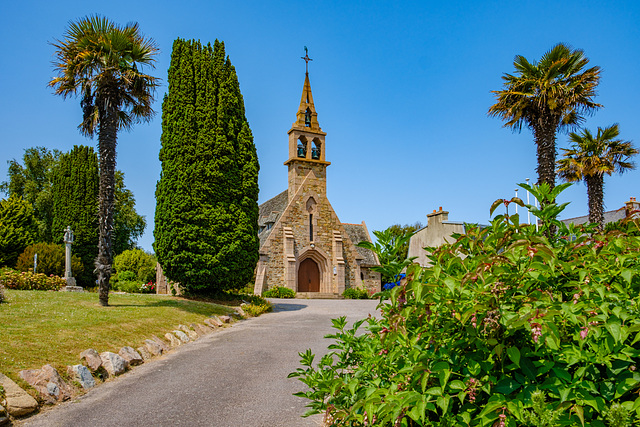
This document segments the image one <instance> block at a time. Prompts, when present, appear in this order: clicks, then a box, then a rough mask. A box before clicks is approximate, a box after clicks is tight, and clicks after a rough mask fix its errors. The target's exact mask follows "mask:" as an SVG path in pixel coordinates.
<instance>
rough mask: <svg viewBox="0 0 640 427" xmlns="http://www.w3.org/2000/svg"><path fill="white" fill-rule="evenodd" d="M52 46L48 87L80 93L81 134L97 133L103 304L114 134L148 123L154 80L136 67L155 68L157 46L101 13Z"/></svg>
mask: <svg viewBox="0 0 640 427" xmlns="http://www.w3.org/2000/svg"><path fill="white" fill-rule="evenodd" d="M53 46H54V47H55V48H56V49H57V51H56V61H54V65H55V69H56V71H58V77H55V78H54V79H52V80H51V81H50V82H49V86H51V87H53V88H54V90H55V94H56V95H62V96H63V97H64V98H66V97H68V96H71V95H76V96H78V95H79V96H80V97H81V102H80V104H81V106H82V110H83V115H84V117H83V121H82V123H81V124H80V125H79V129H80V132H81V133H82V134H84V135H86V136H89V137H93V136H94V135H95V134H96V133H97V134H98V155H99V161H100V190H99V195H98V205H99V213H98V221H99V228H100V240H99V242H98V258H97V259H96V261H95V266H96V270H95V272H96V273H97V274H98V286H99V300H100V304H101V305H104V306H106V305H108V304H109V278H110V276H111V262H112V257H113V254H112V247H111V234H112V231H113V211H114V189H115V167H116V140H117V134H118V131H119V130H121V129H130V128H131V126H132V125H133V123H135V122H140V121H149V120H150V119H151V117H152V116H153V114H154V111H153V109H152V108H151V103H152V102H153V93H154V90H155V87H157V85H158V79H156V78H155V77H152V76H149V75H147V74H144V73H143V72H141V71H140V70H139V69H138V66H145V65H149V66H151V67H153V65H154V62H155V59H154V55H155V54H156V53H157V52H158V48H157V47H156V44H155V41H154V40H153V39H151V38H146V39H145V38H144V37H143V35H142V34H141V33H140V30H139V28H138V24H137V23H133V24H127V25H126V26H124V27H122V26H119V25H117V24H114V23H112V22H110V21H109V20H108V19H106V18H103V17H99V16H92V17H85V18H82V19H80V20H79V21H77V22H71V23H70V24H69V28H68V29H67V32H66V33H65V35H64V40H62V41H60V40H56V42H55V43H53Z"/></svg>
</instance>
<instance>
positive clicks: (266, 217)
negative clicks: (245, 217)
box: [258, 190, 289, 247]
mask: <svg viewBox="0 0 640 427" xmlns="http://www.w3.org/2000/svg"><path fill="white" fill-rule="evenodd" d="M287 203H289V190H284V191H283V192H282V193H280V194H278V195H277V196H275V197H272V198H271V199H269V200H267V201H266V202H264V203H263V204H261V205H260V206H258V226H259V227H261V228H262V227H265V226H266V225H267V224H271V225H272V226H273V224H275V223H276V221H278V218H280V215H281V214H282V212H283V211H284V209H285V208H286V207H287ZM269 234H271V228H270V227H269V228H265V229H264V230H262V232H259V233H258V238H259V239H260V247H262V245H263V244H264V242H265V241H266V240H267V237H269Z"/></svg>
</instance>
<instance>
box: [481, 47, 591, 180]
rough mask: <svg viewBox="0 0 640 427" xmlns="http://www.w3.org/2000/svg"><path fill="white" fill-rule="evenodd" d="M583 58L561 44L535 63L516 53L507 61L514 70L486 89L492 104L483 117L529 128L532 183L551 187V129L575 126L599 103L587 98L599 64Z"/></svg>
mask: <svg viewBox="0 0 640 427" xmlns="http://www.w3.org/2000/svg"><path fill="white" fill-rule="evenodd" d="M588 62H589V59H588V58H587V57H586V56H585V55H584V52H583V51H582V50H579V49H575V50H574V49H571V48H570V47H568V46H566V45H564V44H562V43H560V44H557V45H555V46H554V47H553V48H552V49H551V50H550V51H548V52H546V53H545V54H544V55H543V56H542V59H540V62H535V61H533V62H529V61H528V60H527V59H526V58H524V57H523V56H520V55H518V56H516V57H515V60H514V61H513V65H514V66H515V69H516V71H515V73H514V74H513V75H512V74H505V75H504V76H502V79H503V80H504V88H503V89H502V90H496V91H492V93H494V94H495V95H496V100H497V102H496V103H495V104H494V105H492V106H491V107H490V108H489V116H491V117H499V118H501V119H502V120H504V121H505V124H504V126H505V127H510V128H512V129H513V130H514V131H518V132H520V131H521V130H522V126H523V125H525V126H526V127H528V128H529V129H531V130H532V131H533V137H534V140H535V143H536V145H537V155H538V167H537V171H538V185H539V184H542V183H543V182H546V183H547V184H549V186H550V187H551V189H553V187H554V186H555V176H556V174H555V162H556V133H557V131H558V130H566V129H567V128H572V127H575V126H577V125H579V124H580V123H581V122H582V121H583V120H584V117H583V115H584V114H589V113H592V112H594V111H595V109H597V108H598V107H601V105H600V104H596V103H595V102H594V101H593V98H594V97H595V95H596V91H595V89H596V86H597V85H598V82H599V80H600V67H591V68H589V69H585V67H586V66H587V63H588Z"/></svg>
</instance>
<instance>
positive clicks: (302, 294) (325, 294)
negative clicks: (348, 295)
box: [296, 292, 342, 299]
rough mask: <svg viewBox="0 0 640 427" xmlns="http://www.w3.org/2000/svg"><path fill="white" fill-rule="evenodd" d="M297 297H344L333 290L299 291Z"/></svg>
mask: <svg viewBox="0 0 640 427" xmlns="http://www.w3.org/2000/svg"><path fill="white" fill-rule="evenodd" d="M296 298H304V299H342V297H341V296H340V295H339V294H335V293H333V292H298V293H296Z"/></svg>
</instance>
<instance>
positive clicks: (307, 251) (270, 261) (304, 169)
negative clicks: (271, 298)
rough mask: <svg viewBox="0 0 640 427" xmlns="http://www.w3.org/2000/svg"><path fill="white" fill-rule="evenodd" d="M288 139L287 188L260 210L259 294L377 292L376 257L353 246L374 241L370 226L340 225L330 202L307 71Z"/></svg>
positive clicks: (322, 145)
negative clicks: (281, 289) (278, 290)
mask: <svg viewBox="0 0 640 427" xmlns="http://www.w3.org/2000/svg"><path fill="white" fill-rule="evenodd" d="M303 59H305V58H303ZM306 60H308V57H307V58H306ZM307 63H308V61H307ZM288 134H289V159H288V160H287V161H286V162H285V163H284V164H285V165H286V166H287V168H288V171H289V188H288V189H286V190H285V191H283V192H282V193H280V194H278V195H277V196H275V197H274V198H272V199H270V200H268V201H266V202H264V203H263V204H262V205H260V213H259V219H258V225H259V231H258V233H259V234H258V236H259V238H260V260H259V261H258V266H257V268H256V282H255V293H257V294H261V293H262V292H264V291H265V290H267V289H269V288H270V287H272V286H276V285H278V286H286V287H288V288H290V289H293V290H294V291H296V292H297V293H298V294H302V295H306V296H309V297H313V296H321V297H331V296H339V295H342V292H344V290H345V289H348V288H356V287H361V288H362V287H364V288H367V289H368V290H369V291H370V292H377V291H379V290H380V286H381V281H380V273H377V272H374V271H372V270H371V267H374V266H376V265H379V261H378V258H377V256H376V255H375V254H374V253H373V252H371V251H370V250H368V249H364V248H359V247H356V246H355V245H356V244H357V243H359V242H361V241H371V238H370V236H369V231H368V230H367V226H366V225H365V223H364V221H363V222H362V223H361V224H345V223H342V222H340V220H339V219H338V215H336V213H335V211H334V210H333V207H332V206H331V203H330V202H329V199H327V166H329V165H330V164H331V163H330V162H328V161H326V159H325V151H326V150H325V147H326V146H325V136H326V135H327V134H326V133H325V132H323V131H322V129H321V128H320V125H319V124H318V114H317V113H316V109H315V106H314V104H313V95H312V94H311V84H310V83H309V73H308V71H307V73H306V74H305V80H304V87H303V89H302V98H301V100H300V107H299V108H298V112H297V113H296V121H295V122H294V123H293V125H292V126H291V129H290V130H289V132H288Z"/></svg>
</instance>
